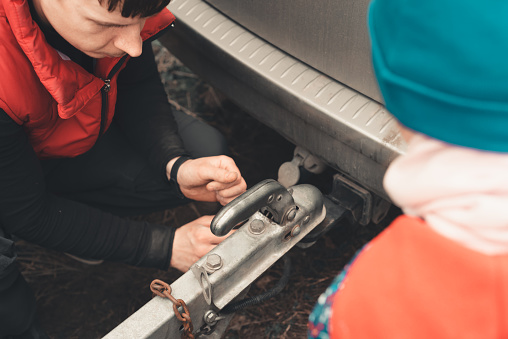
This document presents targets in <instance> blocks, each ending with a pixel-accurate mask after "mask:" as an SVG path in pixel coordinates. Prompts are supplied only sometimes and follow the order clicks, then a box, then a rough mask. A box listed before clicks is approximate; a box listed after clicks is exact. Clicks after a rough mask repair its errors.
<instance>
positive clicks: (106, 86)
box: [95, 55, 127, 143]
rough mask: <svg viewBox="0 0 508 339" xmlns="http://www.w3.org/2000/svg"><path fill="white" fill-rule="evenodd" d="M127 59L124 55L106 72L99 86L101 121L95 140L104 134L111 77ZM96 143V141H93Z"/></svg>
mask: <svg viewBox="0 0 508 339" xmlns="http://www.w3.org/2000/svg"><path fill="white" fill-rule="evenodd" d="M126 59H127V55H124V56H123V57H122V58H121V59H120V60H119V61H118V62H117V63H116V65H115V66H113V68H112V69H111V71H110V72H109V74H108V77H107V78H106V79H103V80H102V81H104V86H102V88H101V98H102V105H101V123H100V128H99V136H98V137H97V140H99V138H100V137H101V136H102V135H103V134H104V131H105V130H106V122H107V116H108V106H109V95H108V94H109V90H110V89H111V78H113V76H114V75H115V74H116V72H118V70H119V69H120V67H122V65H123V63H124V62H125V60H126ZM95 142H96V143H97V141H95Z"/></svg>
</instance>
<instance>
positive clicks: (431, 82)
mask: <svg viewBox="0 0 508 339" xmlns="http://www.w3.org/2000/svg"><path fill="white" fill-rule="evenodd" d="M369 29H370V35H371V41H372V55H373V63H374V69H375V73H376V76H377V79H378V82H379V87H380V89H381V92H382V94H383V98H384V100H385V104H386V108H387V109H388V110H389V111H390V112H391V113H392V114H393V115H394V116H395V117H396V118H397V119H399V121H400V122H401V123H402V124H404V125H405V126H407V127H409V128H410V129H413V130H415V131H418V132H420V133H423V134H426V135H428V136H431V137H433V138H436V139H440V140H443V141H445V142H448V143H451V144H456V145H461V146H466V147H472V148H477V149H482V150H489V151H496V152H508V0H484V1H479V0H461V1H458V0H418V1H416V0H374V1H373V2H372V3H371V5H370V9H369Z"/></svg>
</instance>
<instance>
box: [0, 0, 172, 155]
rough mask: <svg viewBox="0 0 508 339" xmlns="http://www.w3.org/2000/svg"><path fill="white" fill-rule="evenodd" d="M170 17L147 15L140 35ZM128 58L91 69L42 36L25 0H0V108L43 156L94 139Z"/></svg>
mask: <svg viewBox="0 0 508 339" xmlns="http://www.w3.org/2000/svg"><path fill="white" fill-rule="evenodd" d="M174 19H175V18H174V16H173V15H172V14H171V13H170V12H169V11H168V10H167V9H165V10H164V11H162V12H161V13H159V14H158V15H156V16H154V17H151V18H149V19H148V20H147V21H146V24H145V26H144V28H143V31H142V32H141V38H142V39H143V40H146V39H148V38H150V37H152V36H153V35H155V34H157V33H158V32H160V31H161V30H163V29H164V28H166V27H168V26H169V25H170V24H171V23H172V22H173V21H174ZM127 60H128V57H122V58H103V59H98V60H97V63H96V67H95V74H90V73H88V72H87V71H85V70H84V69H83V68H81V66H79V65H77V64H76V63H74V62H72V61H69V60H63V59H62V57H61V56H60V55H59V54H58V52H57V51H56V50H55V49H54V48H53V47H51V46H50V45H49V44H48V43H47V42H46V40H45V38H44V35H43V34H42V32H41V30H40V28H39V27H38V26H37V24H36V23H35V22H34V21H33V20H32V17H31V15H30V7H29V5H28V3H27V1H26V0H0V108H1V109H3V110H4V111H5V112H6V113H7V114H8V115H9V116H10V117H11V118H12V119H13V120H14V121H15V122H16V123H18V124H20V125H23V128H24V129H25V131H26V133H27V135H28V137H29V139H30V142H31V144H32V146H33V148H34V150H35V152H36V153H37V155H38V157H39V158H41V159H45V158H58V157H74V156H77V155H80V154H82V153H84V152H86V151H88V150H89V149H90V148H91V147H92V146H93V145H94V144H95V142H96V140H97V138H98V136H99V135H100V134H102V133H104V131H105V130H106V129H107V128H108V127H109V125H110V123H111V120H112V119H113V114H114V112H115V103H116V94H117V83H116V81H117V78H118V73H119V71H120V70H121V69H122V68H123V67H124V66H125V64H126V61H127Z"/></svg>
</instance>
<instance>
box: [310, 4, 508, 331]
mask: <svg viewBox="0 0 508 339" xmlns="http://www.w3.org/2000/svg"><path fill="white" fill-rule="evenodd" d="M369 28H370V34H371V41H372V53H373V62H374V69H375V71H376V76H377V79H378V82H379V85H380V89H381V92H382V93H383V97H384V100H385V103H386V107H387V109H388V110H389V111H390V112H391V113H392V114H393V115H394V116H395V117H396V118H397V119H398V120H399V121H400V123H401V124H402V125H403V126H401V129H402V130H403V136H405V138H406V139H407V142H408V149H407V152H406V154H405V155H404V156H402V157H400V158H398V159H396V160H395V161H394V162H393V163H392V164H391V165H390V167H389V168H388V171H387V173H386V175H385V179H384V185H385V189H386V191H387V193H388V194H389V195H390V197H391V198H392V200H393V202H394V203H395V204H396V205H398V206H400V207H401V208H402V210H403V211H404V214H405V215H403V216H401V217H399V218H398V219H396V220H395V221H394V222H393V223H392V224H391V225H390V226H389V227H388V228H387V229H386V230H385V231H383V232H382V233H381V234H380V235H379V236H378V237H376V238H375V239H374V240H373V241H371V242H370V243H369V244H367V245H366V246H365V247H364V248H363V249H362V250H361V251H360V252H359V253H358V254H357V256H356V258H355V259H354V260H353V261H352V262H351V264H350V265H348V267H346V268H345V269H344V270H343V272H342V273H341V274H340V275H339V276H338V277H337V278H336V279H335V281H334V282H333V283H332V285H331V286H330V287H329V288H328V290H327V291H326V292H325V293H324V294H323V295H322V296H321V297H320V299H319V301H318V305H317V306H316V308H315V309H314V312H313V313H312V314H311V316H310V322H309V337H310V338H355V339H361V338H369V339H379V338H390V339H394V338H395V339H396V338H411V339H415V338H432V339H435V338H482V339H487V338H507V337H508V317H507V316H506V314H507V313H508V62H507V59H508V1H500V0H487V1H475V0H463V1H454V0H425V1H414V0H374V1H373V2H372V4H371V6H370V9H369Z"/></svg>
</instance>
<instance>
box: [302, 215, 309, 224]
mask: <svg viewBox="0 0 508 339" xmlns="http://www.w3.org/2000/svg"><path fill="white" fill-rule="evenodd" d="M309 220H310V216H306V217H305V219H303V224H304V225H305V224H307V223H308V222H309Z"/></svg>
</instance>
